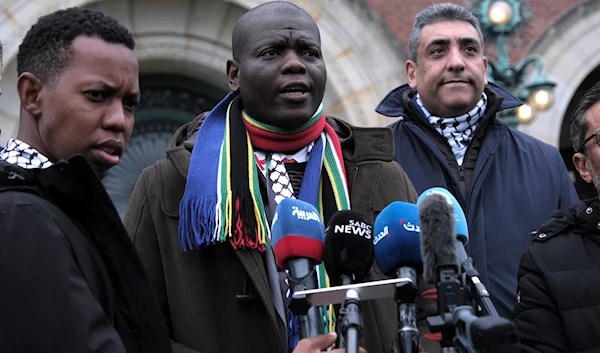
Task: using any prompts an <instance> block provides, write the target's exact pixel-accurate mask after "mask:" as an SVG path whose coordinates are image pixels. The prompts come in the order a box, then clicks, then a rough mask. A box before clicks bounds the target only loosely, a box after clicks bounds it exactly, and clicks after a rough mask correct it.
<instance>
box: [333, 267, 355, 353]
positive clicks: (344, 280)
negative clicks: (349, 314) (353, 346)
mask: <svg viewBox="0 0 600 353" xmlns="http://www.w3.org/2000/svg"><path fill="white" fill-rule="evenodd" d="M354 281H355V278H354V275H352V277H350V276H348V275H342V276H341V278H340V282H341V285H342V286H346V285H349V284H352V283H353V282H354ZM344 308H345V303H342V307H341V308H340V311H339V314H338V318H337V321H338V322H340V323H341V322H342V321H343V320H344V313H345V312H346V311H345V310H344ZM336 326H337V340H336V341H335V347H336V348H346V340H345V339H344V331H343V330H342V325H341V324H338V325H336Z"/></svg>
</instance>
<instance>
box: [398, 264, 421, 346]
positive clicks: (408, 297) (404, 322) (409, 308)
mask: <svg viewBox="0 0 600 353" xmlns="http://www.w3.org/2000/svg"><path fill="white" fill-rule="evenodd" d="M396 275H397V278H408V279H410V282H408V283H399V284H396V293H395V296H394V299H395V300H396V304H397V306H398V318H399V320H400V325H399V326H400V327H399V329H398V343H399V345H400V351H401V352H402V353H417V352H418V351H419V330H418V329H417V321H416V320H417V304H416V301H417V295H418V291H419V289H418V287H417V273H416V271H415V269H414V268H411V267H400V268H399V269H398V270H397V271H396Z"/></svg>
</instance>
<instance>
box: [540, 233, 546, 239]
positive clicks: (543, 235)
mask: <svg viewBox="0 0 600 353" xmlns="http://www.w3.org/2000/svg"><path fill="white" fill-rule="evenodd" d="M545 237H546V233H540V235H538V238H540V239H544V238H545Z"/></svg>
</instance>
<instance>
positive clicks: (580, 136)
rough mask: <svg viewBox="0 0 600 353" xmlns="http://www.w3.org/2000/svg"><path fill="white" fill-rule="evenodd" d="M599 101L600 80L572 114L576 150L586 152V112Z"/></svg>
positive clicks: (578, 103) (584, 96) (572, 137)
mask: <svg viewBox="0 0 600 353" xmlns="http://www.w3.org/2000/svg"><path fill="white" fill-rule="evenodd" d="M598 102H600V82H597V83H596V84H595V85H594V86H592V88H590V89H588V90H587V91H586V92H585V93H584V94H583V97H581V99H580V100H579V102H577V105H576V106H575V110H574V111H573V115H572V116H571V129H570V130H571V131H570V132H571V141H572V142H573V149H574V150H575V152H581V153H583V154H585V146H584V145H583V141H584V140H585V138H586V136H585V134H586V133H587V129H588V126H589V125H588V121H587V119H586V114H587V112H588V111H589V110H590V109H592V107H593V106H594V105H596V103H598Z"/></svg>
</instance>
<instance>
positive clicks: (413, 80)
mask: <svg viewBox="0 0 600 353" xmlns="http://www.w3.org/2000/svg"><path fill="white" fill-rule="evenodd" d="M405 67H406V77H407V78H408V85H409V86H410V88H412V89H414V88H416V87H417V73H416V71H417V63H416V62H414V61H412V60H407V61H406V64H405Z"/></svg>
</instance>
